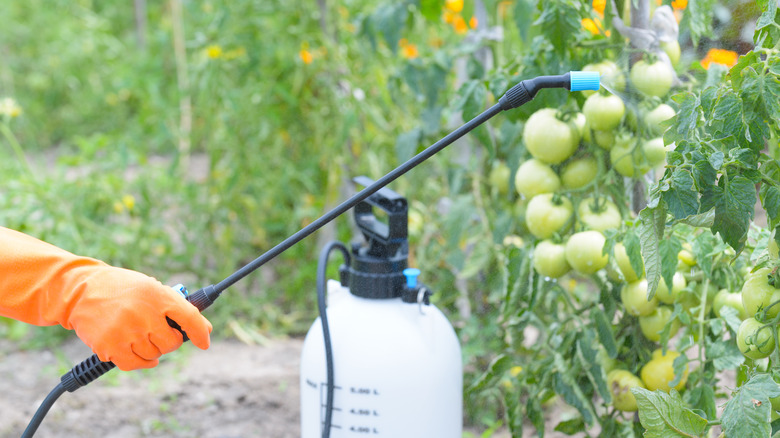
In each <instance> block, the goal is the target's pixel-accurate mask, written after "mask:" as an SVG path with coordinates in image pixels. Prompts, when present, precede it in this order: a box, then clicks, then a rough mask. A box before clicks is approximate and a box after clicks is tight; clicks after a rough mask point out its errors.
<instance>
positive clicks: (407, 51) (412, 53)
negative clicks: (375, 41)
mask: <svg viewBox="0 0 780 438" xmlns="http://www.w3.org/2000/svg"><path fill="white" fill-rule="evenodd" d="M401 53H402V54H403V55H404V58H406V59H414V58H416V57H417V56H419V55H420V53H419V52H418V51H417V46H415V45H414V44H407V45H405V46H403V47H402V48H401Z"/></svg>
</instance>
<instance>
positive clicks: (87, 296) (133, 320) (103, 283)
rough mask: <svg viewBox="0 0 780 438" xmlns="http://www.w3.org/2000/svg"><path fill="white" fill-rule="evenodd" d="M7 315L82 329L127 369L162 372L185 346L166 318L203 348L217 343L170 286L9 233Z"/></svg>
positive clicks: (2, 242) (1, 311) (2, 263)
mask: <svg viewBox="0 0 780 438" xmlns="http://www.w3.org/2000/svg"><path fill="white" fill-rule="evenodd" d="M0 315H2V316H7V317H10V318H14V319H18V320H21V321H24V322H27V323H30V324H35V325H54V324H60V325H62V326H63V327H65V328H66V329H68V330H75V331H76V334H77V335H78V337H79V338H81V340H82V341H84V343H85V344H87V345H88V346H89V347H90V348H91V349H92V351H93V352H95V353H96V354H97V355H98V357H99V358H100V360H102V361H112V362H114V364H115V365H116V366H117V367H119V369H121V370H124V371H128V370H134V369H138V368H152V367H155V366H157V364H158V363H159V360H158V358H159V357H160V356H161V355H163V354H165V353H169V352H171V351H173V350H176V349H177V348H179V346H181V344H182V334H181V333H180V332H179V331H178V330H176V329H174V328H172V327H170V326H169V325H168V323H167V321H166V319H165V318H166V317H169V318H171V319H172V320H173V321H175V322H176V323H177V324H179V326H181V328H182V330H183V331H184V332H186V333H187V335H188V336H189V338H190V340H191V341H192V343H193V344H195V346H197V347H198V348H201V349H204V350H205V349H207V348H208V347H209V343H210V339H209V334H210V333H211V324H210V323H209V322H208V320H206V318H205V317H203V315H201V314H200V313H199V312H198V310H197V309H196V308H195V306H193V305H191V304H190V303H188V302H187V301H186V300H184V299H183V298H182V297H181V296H180V295H179V294H178V293H177V292H175V291H174V290H173V289H171V288H170V287H168V286H164V285H163V284H161V283H160V282H159V281H157V280H155V279H153V278H151V277H148V276H146V275H144V274H141V273H139V272H135V271H131V270H127V269H121V268H115V267H112V266H109V265H107V264H105V263H103V262H101V261H98V260H95V259H90V258H86V257H79V256H76V255H73V254H71V253H69V252H67V251H65V250H62V249H60V248H57V247H55V246H53V245H50V244H48V243H45V242H42V241H40V240H37V239H35V238H33V237H30V236H27V235H25V234H22V233H19V232H16V231H12V230H9V229H6V228H2V227H0Z"/></svg>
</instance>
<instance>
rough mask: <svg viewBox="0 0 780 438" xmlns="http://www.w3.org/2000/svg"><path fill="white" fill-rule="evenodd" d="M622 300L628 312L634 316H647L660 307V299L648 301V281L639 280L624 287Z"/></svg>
mask: <svg viewBox="0 0 780 438" xmlns="http://www.w3.org/2000/svg"><path fill="white" fill-rule="evenodd" d="M620 300H621V301H622V302H623V306H625V308H626V312H628V313H629V314H631V315H634V316H647V315H650V314H651V313H653V311H654V310H655V309H656V307H658V298H657V297H655V296H654V297H653V299H652V300H648V299H647V280H645V279H642V280H637V281H634V282H632V283H628V284H627V285H625V286H623V289H622V290H621V291H620Z"/></svg>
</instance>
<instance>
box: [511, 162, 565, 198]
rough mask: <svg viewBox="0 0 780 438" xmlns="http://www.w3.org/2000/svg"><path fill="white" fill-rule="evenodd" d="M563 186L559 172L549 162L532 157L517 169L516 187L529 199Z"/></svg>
mask: <svg viewBox="0 0 780 438" xmlns="http://www.w3.org/2000/svg"><path fill="white" fill-rule="evenodd" d="M559 188H561V180H560V179H559V178H558V174H556V173H555V171H554V170H552V168H551V167H550V166H548V165H547V164H544V163H543V162H541V161H539V160H537V159H534V158H532V159H530V160H528V161H526V162H524V163H523V164H521V165H520V167H519V168H518V169H517V173H516V174H515V189H517V192H518V193H520V194H521V195H523V196H525V197H526V198H527V199H530V198H533V197H534V196H536V195H539V194H542V193H552V192H554V191H556V190H558V189H559Z"/></svg>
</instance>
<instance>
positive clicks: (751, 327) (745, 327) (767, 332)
mask: <svg viewBox="0 0 780 438" xmlns="http://www.w3.org/2000/svg"><path fill="white" fill-rule="evenodd" d="M763 326H764V324H762V323H760V322H758V320H756V318H748V319H746V320H744V321H742V324H740V325H739V330H738V331H737V347H738V348H739V351H741V352H742V354H744V355H745V357H747V358H749V359H754V360H755V359H763V358H765V357H769V355H770V354H772V352H773V351H775V338H774V334H773V332H774V331H776V330H777V329H776V328H773V327H764V328H763V329H761V327H763ZM759 329H761V330H759Z"/></svg>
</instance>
